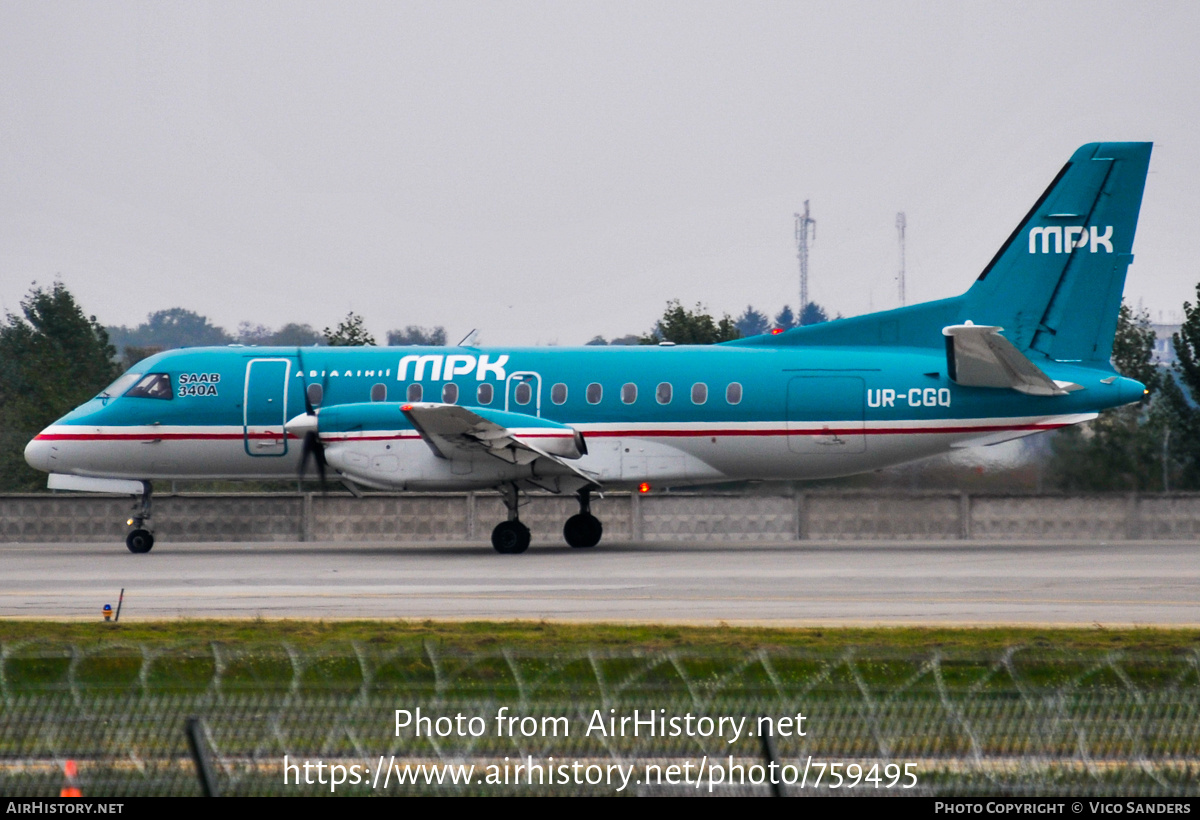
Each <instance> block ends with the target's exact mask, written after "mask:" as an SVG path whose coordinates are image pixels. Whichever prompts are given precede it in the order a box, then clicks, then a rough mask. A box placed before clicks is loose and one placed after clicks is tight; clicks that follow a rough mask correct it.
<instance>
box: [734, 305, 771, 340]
mask: <svg viewBox="0 0 1200 820" xmlns="http://www.w3.org/2000/svg"><path fill="white" fill-rule="evenodd" d="M733 323H734V324H735V325H737V329H738V333H741V334H742V336H743V337H745V336H761V335H762V334H763V333H769V332H770V330H771V320H770V319H769V318H767V314H765V313H763V312H762V311H760V310H755V309H754V308H753V307H751V306H750V305H746V309H745V310H744V311H742V315H741V316H739V317H737V318H736V319H734V320H733Z"/></svg>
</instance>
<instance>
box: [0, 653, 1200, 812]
mask: <svg viewBox="0 0 1200 820" xmlns="http://www.w3.org/2000/svg"><path fill="white" fill-rule="evenodd" d="M0 704H2V706H0V709H2V715H0V793H4V794H6V795H10V796H21V795H30V796H35V795H40V796H47V795H53V794H57V793H58V792H59V789H60V787H61V786H62V785H63V781H64V777H63V770H64V769H63V767H64V765H65V764H66V762H67V761H74V762H75V766H76V769H77V777H76V778H75V779H76V782H77V784H78V786H79V788H80V789H81V790H82V792H83V794H84V795H85V796H88V797H104V796H132V795H143V794H144V795H167V794H180V795H200V794H202V793H203V790H204V789H205V785H204V784H205V783H207V784H208V788H211V790H212V791H213V792H215V793H219V794H223V795H266V794H298V793H320V792H325V793H328V792H330V791H331V785H330V784H329V783H328V781H327V780H326V782H317V778H316V772H315V771H313V772H312V777H311V778H310V779H311V780H312V782H311V783H305V782H301V783H299V784H297V783H296V781H297V780H301V781H303V780H304V770H303V762H305V761H308V762H310V763H312V764H313V765H315V764H316V762H317V761H320V762H322V764H323V765H324V766H325V767H326V769H328V767H330V766H342V767H343V769H344V770H346V771H349V767H350V766H358V767H360V773H365V775H363V776H362V777H360V782H358V783H353V782H350V781H349V778H347V780H346V781H344V782H343V783H341V784H339V785H338V786H337V788H336V793H338V794H369V793H397V794H399V793H437V794H497V793H517V794H575V793H598V794H612V793H613V792H614V787H613V785H612V784H611V782H609V781H604V782H599V783H589V782H587V781H586V777H585V778H584V780H583V782H575V780H572V781H571V782H567V783H562V782H556V781H554V780H553V778H552V777H551V778H550V781H551V782H547V777H546V775H545V773H544V771H543V773H542V774H541V775H540V778H541V780H540V782H539V780H538V779H537V778H536V777H535V776H534V774H533V772H534V767H535V764H536V766H539V767H546V766H552V765H572V764H576V763H577V764H579V766H580V767H582V769H578V768H577V771H578V770H582V771H585V772H587V771H590V770H589V769H588V767H594V768H595V770H596V771H609V769H607V768H606V767H611V766H622V767H630V766H633V767H634V768H635V770H636V772H637V773H638V774H637V776H636V777H635V778H634V779H632V780H630V781H629V783H628V784H627V786H626V787H625V788H624V789H622V793H625V794H659V793H673V792H688V793H697V792H698V793H703V794H707V793H710V791H711V792H712V793H719V794H731V793H758V794H770V793H772V792H773V790H772V786H771V784H770V783H769V782H764V781H762V780H759V781H757V782H754V772H755V771H759V772H761V771H765V767H767V766H768V764H770V763H771V762H775V763H776V765H777V767H780V768H781V770H782V769H784V768H785V767H789V766H790V767H792V769H791V771H792V772H794V773H795V775H796V778H795V779H794V782H790V783H789V782H786V781H787V777H786V775H785V776H784V778H783V780H784V781H785V782H784V783H783V784H782V785H780V786H778V789H779V791H781V792H782V793H783V794H791V795H794V794H800V793H822V794H828V793H836V792H837V791H838V790H839V789H840V790H841V791H842V792H843V793H847V794H880V793H904V794H921V795H945V796H970V795H980V794H989V795H1011V796H1058V795H1074V796H1086V795H1097V796H1099V795H1104V796H1112V795H1118V794H1119V795H1130V796H1135V795H1136V796H1166V795H1175V796H1181V795H1196V794H1197V793H1200V785H1198V778H1197V773H1198V771H1200V655H1198V654H1197V652H1196V651H1191V652H1188V653H1183V654H1178V655H1172V656H1169V657H1161V656H1156V657H1154V658H1153V659H1149V660H1147V659H1142V658H1138V657H1136V656H1130V655H1125V654H1121V653H1110V654H1100V655H1097V654H1090V655H1079V656H1069V655H1064V654H1061V653H1056V654H1046V653H1041V652H1040V651H1039V650H1038V649H1036V648H1022V647H1012V648H1009V649H1006V650H1004V651H1002V652H998V653H996V654H995V655H994V656H990V657H982V658H975V659H967V660H964V659H962V658H957V657H951V656H947V655H946V654H944V653H941V652H938V651H922V652H917V653H914V654H912V655H908V656H906V655H903V654H895V653H891V654H879V653H875V654H871V653H866V652H863V651H856V650H847V651H845V652H841V653H838V654H836V655H822V654H818V653H804V652H797V651H782V650H781V651H768V650H757V651H748V652H744V653H729V652H725V653H715V654H714V653H701V652H689V651H686V650H673V651H662V652H632V651H627V650H622V651H606V650H599V649H598V650H593V651H584V652H567V653H544V654H539V653H534V652H516V651H510V650H497V651H495V652H476V653H470V654H463V653H457V652H453V651H447V650H443V649H440V648H439V647H438V646H436V645H434V644H426V645H425V647H424V649H423V650H421V651H415V650H412V649H404V650H395V651H389V650H384V649H381V648H378V647H374V646H368V645H363V644H359V643H354V644H351V645H348V646H343V647H338V648H334V649H308V648H303V647H297V646H294V645H286V644H285V645H279V646H269V647H257V648H244V647H239V648H232V647H228V646H224V645H221V644H212V645H210V646H207V647H201V648H194V649H182V648H178V647H167V648H159V647H152V646H146V645H138V644H131V645H116V646H114V645H112V644H108V645H106V646H104V647H103V648H102V649H95V650H93V649H88V648H87V647H81V646H69V647H61V648H55V649H46V648H45V647H41V646H38V645H36V644H33V643H24V644H5V645H0ZM418 708H419V709H420V710H421V713H422V715H423V716H425V717H428V718H430V719H431V722H430V724H429V731H426V732H424V733H423V734H422V736H417V735H416V733H415V731H414V726H415V724H414V723H410V724H409V725H407V726H406V727H405V728H404V729H403V730H401V731H399V732H398V731H397V725H396V724H397V720H398V718H397V715H396V710H406V711H407V713H408V715H409V717H410V720H411V718H412V717H413V716H415V713H416V710H417V709H418ZM634 710H637V715H638V716H639V717H640V718H641V719H642V720H643V723H642V724H641V726H640V731H639V732H638V734H637V735H636V736H634V735H633V734H632V732H631V727H630V726H629V725H628V724H627V725H626V726H625V727H624V729H625V731H624V733H622V732H619V731H613V732H610V731H608V730H607V729H608V728H609V727H612V728H618V727H619V726H620V723H619V721H620V719H621V718H622V717H630V716H632V715H633V714H634ZM799 714H803V715H804V716H805V718H806V720H805V722H804V723H803V725H802V727H798V726H797V725H796V721H795V718H796V717H797V715H799ZM456 715H462V716H463V718H464V720H468V721H469V719H470V718H472V717H475V718H479V722H477V723H475V724H471V725H470V727H469V728H474V729H479V728H480V727H482V731H480V732H479V733H478V734H475V733H474V732H473V731H470V730H467V731H464V730H463V729H462V727H463V725H465V724H463V723H461V722H460V723H459V729H458V730H457V731H456V730H449V731H447V732H445V733H441V732H439V731H438V729H447V728H448V727H449V726H450V724H449V723H445V722H443V723H437V722H436V719H437V718H438V717H445V718H450V719H451V721H453V719H454V718H455V716H456ZM501 715H503V717H505V718H516V719H517V723H515V724H513V723H510V724H509V725H508V727H507V730H503V729H502V728H501V727H502V726H503V722H502V721H499V722H498V721H497V717H498V716H501ZM685 715H692V716H693V717H694V718H696V720H695V721H694V724H695V725H696V727H697V729H698V728H699V727H700V724H699V720H698V719H699V718H700V717H710V718H712V719H713V726H714V727H715V726H716V725H717V723H716V721H717V720H718V719H719V718H720V717H722V716H724V717H728V718H733V719H735V720H736V719H738V718H745V719H746V723H745V724H743V726H745V727H757V726H758V725H759V724H758V719H759V718H760V717H761V716H766V717H768V718H769V719H770V720H771V724H769V725H771V726H772V727H775V728H777V729H780V728H782V727H784V726H785V725H787V726H788V727H789V728H790V731H788V732H776V733H775V735H774V736H773V737H771V738H770V743H767V742H765V741H764V739H763V738H762V737H760V736H759V734H758V733H755V734H750V733H748V732H745V731H742V732H739V733H738V735H737V737H736V738H732V731H731V729H730V727H731V726H732V724H725V729H724V730H723V731H721V732H718V731H717V730H716V729H715V728H714V729H713V730H711V731H709V732H708V734H707V735H705V734H702V733H698V732H693V733H692V734H690V735H689V734H687V733H683V732H681V733H679V734H677V735H675V736H672V734H671V732H670V731H669V729H670V726H669V724H667V723H662V724H656V726H655V727H654V729H653V730H651V729H650V728H649V727H648V725H647V724H646V723H645V721H646V719H647V718H648V717H649V718H653V719H655V720H658V719H660V718H662V719H666V720H669V719H670V718H671V717H678V718H681V719H682V718H683V716H685ZM562 718H565V719H566V720H565V721H562V720H561V719H562ZM610 718H611V719H615V720H616V721H617V723H616V724H611V723H609V720H610ZM782 718H788V719H790V720H791V723H790V724H785V723H784V722H783V721H782V720H781V719H782ZM522 719H531V720H532V722H528V721H526V722H524V723H522V722H521V721H522ZM189 721H192V722H191V723H189ZM598 724H599V726H601V727H603V729H604V730H603V731H602V730H600V729H599V728H598ZM659 726H661V728H662V729H665V730H667V731H665V732H663V731H659V730H658V728H659ZM189 727H190V729H191V734H190V735H189ZM530 727H533V730H532V732H527V731H526V730H527V729H530ZM800 728H803V729H804V730H805V733H804V734H803V735H799V734H798V730H799V729H800ZM589 729H590V731H589ZM285 755H286V756H287V760H288V762H289V763H291V764H293V765H296V766H297V767H298V768H297V769H296V770H295V771H296V774H295V775H294V776H291V775H290V774H289V777H290V778H291V779H290V781H289V782H286V783H285V766H284V760H285ZM702 761H703V762H704V763H705V764H707V765H708V766H710V767H711V766H712V765H713V764H715V763H719V764H720V766H721V780H720V782H713V780H714V777H715V775H714V774H713V771H714V770H713V769H711V768H710V769H708V770H707V772H706V770H705V769H704V766H703V765H702ZM832 763H838V764H840V765H841V766H842V768H841V769H840V774H841V775H842V782H841V783H840V784H838V785H837V786H835V785H834V783H835V781H834V777H833V776H832V772H833V770H832V769H831V768H830V764H832ZM520 764H524V765H525V766H526V767H527V768H526V771H525V773H524V775H521V774H520V773H519V772H516V770H515V767H516V766H517V765H520ZM850 764H857V765H858V766H859V767H860V768H859V770H858V771H859V773H860V777H859V778H858V782H857V783H856V784H855V785H854V786H853V787H851V786H850V785H848V780H849V776H848V775H849V773H848V771H847V769H846V768H845V767H846V766H848V765H850ZM905 765H908V766H910V767H911V771H913V772H914V774H915V780H916V784H915V786H912V787H911V788H907V789H905V788H903V786H902V785H901V784H896V785H894V786H893V787H892V788H890V789H889V788H887V785H886V783H887V780H883V781H882V782H881V781H880V780H878V779H876V780H875V781H874V782H872V781H871V779H869V774H867V773H869V772H871V771H872V768H871V767H873V766H874V767H876V768H875V771H876V772H878V773H883V772H885V771H886V772H895V771H904V768H903V767H904V766H905ZM405 766H407V767H409V769H403V767H405ZM464 766H474V767H475V769H474V772H475V774H474V775H473V776H472V777H471V778H469V779H463V780H459V779H457V778H455V779H453V780H452V776H451V771H452V770H454V771H455V772H459V771H460V769H459V768H458V767H464ZM671 766H678V767H680V770H681V771H684V772H685V773H686V770H685V768H684V767H685V766H686V767H690V771H691V773H692V774H691V776H690V778H686V777H685V778H680V777H677V778H676V779H675V782H670V778H664V777H663V776H662V773H663V772H665V771H666V770H667V769H668V768H669V767H671ZM739 766H740V767H742V768H743V770H744V771H743V773H742V775H741V779H740V781H739V780H738V777H737V776H736V771H737V769H738V767H739ZM755 766H758V767H760V768H759V769H758V770H755V769H754V768H753V767H755ZM205 767H207V769H208V776H207V778H205V777H202V776H201V773H202V771H203V769H204V768H205ZM417 767H422V768H420V769H419V770H418V769H417ZM654 767H658V768H657V770H655V769H654ZM815 767H821V771H822V772H823V773H824V777H823V779H822V780H821V782H820V783H819V784H816V783H814V782H813V775H814V774H815V772H816V771H817V769H816V768H815ZM889 767H897V768H889ZM402 770H403V771H405V772H408V771H409V770H412V771H419V774H417V775H414V777H416V778H417V779H418V781H419V782H404V783H397V782H396V781H397V778H398V777H400V776H402V775H401V774H400V773H401V771H402ZM801 771H805V772H807V774H806V779H805V782H804V785H803V786H801V785H800V783H799V782H798V780H799V773H800V772H801ZM487 772H494V773H495V779H496V780H497V781H498V782H492V783H489V782H487V778H486V777H485V773H487ZM652 772H656V773H657V774H658V777H657V779H655V778H654V777H651V776H650V775H651V773H652ZM380 774H382V775H385V776H379V777H377V775H380ZM864 777H866V778H867V779H864ZM576 779H578V778H576ZM888 779H890V778H888ZM634 780H636V781H637V782H634ZM685 781H686V782H685ZM731 781H732V782H731ZM908 782H909V781H908V779H904V780H903V783H904V784H907V783H908Z"/></svg>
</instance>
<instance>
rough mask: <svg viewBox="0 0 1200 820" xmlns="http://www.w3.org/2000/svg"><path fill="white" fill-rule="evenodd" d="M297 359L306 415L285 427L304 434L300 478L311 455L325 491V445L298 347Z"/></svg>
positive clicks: (322, 490) (306, 372) (323, 383)
mask: <svg viewBox="0 0 1200 820" xmlns="http://www.w3.org/2000/svg"><path fill="white" fill-rule="evenodd" d="M296 361H297V362H298V363H299V364H300V377H301V379H302V381H303V382H304V415H303V416H297V417H296V418H294V419H292V420H291V421H289V422H288V423H287V424H286V425H284V426H285V429H286V430H287V432H289V433H294V434H297V435H299V434H301V433H303V434H304V438H303V441H302V442H301V445H300V478H301V479H303V478H304V474H305V472H307V470H308V460H309V458H310V457H311V458H312V459H313V461H315V462H316V465H317V477H318V478H320V480H321V492H325V467H326V462H325V445H324V444H322V443H321V436H320V434H319V432H318V429H317V411H316V408H314V407H313V404H312V401H311V400H310V399H309V397H308V371H307V370H306V369H305V367H304V355H303V354H302V353H301V352H300V348H298V347H297V348H296ZM325 387H326V385H325V381H324V380H322V382H321V395H322V398H323V397H324V395H325Z"/></svg>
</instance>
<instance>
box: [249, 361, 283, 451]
mask: <svg viewBox="0 0 1200 820" xmlns="http://www.w3.org/2000/svg"><path fill="white" fill-rule="evenodd" d="M291 369H292V362H291V360H289V359H251V360H250V363H249V364H248V365H246V391H245V396H244V397H243V400H242V408H243V423H242V429H243V434H244V438H243V441H244V442H245V447H246V453H247V454H248V455H252V456H284V455H287V451H288V443H287V436H286V435H285V434H284V431H283V425H284V422H286V421H287V399H288V382H289V381H290V380H289V379H288V376H289V375H290V374H291Z"/></svg>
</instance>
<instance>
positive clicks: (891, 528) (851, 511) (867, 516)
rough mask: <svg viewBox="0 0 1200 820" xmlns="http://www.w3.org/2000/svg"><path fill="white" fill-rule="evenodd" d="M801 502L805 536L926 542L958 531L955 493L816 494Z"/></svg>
mask: <svg viewBox="0 0 1200 820" xmlns="http://www.w3.org/2000/svg"><path fill="white" fill-rule="evenodd" d="M804 502H805V503H804V508H805V515H804V518H805V521H804V537H805V538H806V539H808V540H813V541H820V540H826V539H828V540H861V539H887V540H910V539H911V540H930V539H941V538H946V539H950V538H959V537H961V534H962V519H961V508H962V502H961V497H960V496H958V495H935V496H926V495H915V496H896V495H877V494H865V493H863V494H838V495H826V494H824V493H822V494H819V495H818V494H815V493H814V494H810V495H807V496H806V497H805V499H804Z"/></svg>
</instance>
